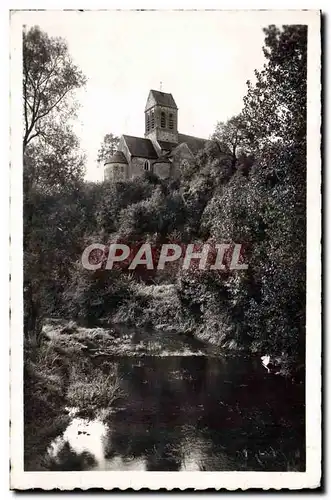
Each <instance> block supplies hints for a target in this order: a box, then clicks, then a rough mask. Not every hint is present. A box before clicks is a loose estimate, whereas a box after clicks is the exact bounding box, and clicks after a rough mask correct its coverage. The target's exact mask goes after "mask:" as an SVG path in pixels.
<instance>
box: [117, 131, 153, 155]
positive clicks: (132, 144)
mask: <svg viewBox="0 0 331 500" xmlns="http://www.w3.org/2000/svg"><path fill="white" fill-rule="evenodd" d="M123 138H124V140H125V143H126V145H127V147H128V149H129V152H130V154H131V156H140V157H141V158H150V159H155V158H157V153H156V151H155V149H154V146H153V143H152V141H150V140H149V139H143V138H142V137H134V136H132V135H123Z"/></svg>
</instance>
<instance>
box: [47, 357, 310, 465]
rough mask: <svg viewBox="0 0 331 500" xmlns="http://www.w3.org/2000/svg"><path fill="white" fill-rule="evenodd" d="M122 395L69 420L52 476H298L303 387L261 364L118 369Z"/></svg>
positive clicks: (148, 362) (238, 361)
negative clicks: (102, 410)
mask: <svg viewBox="0 0 331 500" xmlns="http://www.w3.org/2000/svg"><path fill="white" fill-rule="evenodd" d="M114 363H115V364H116V369H117V372H118V375H119V377H120V378H121V389H122V396H121V397H120V399H119V400H117V401H116V402H115V403H113V405H112V407H111V409H110V410H109V409H108V410H109V411H108V412H107V414H106V416H105V417H104V418H102V416H99V417H98V418H93V419H87V418H79V417H77V416H74V415H73V417H72V419H71V422H70V424H69V426H68V427H67V429H66V430H65V432H64V433H62V434H61V435H59V436H58V437H57V438H56V439H55V440H53V441H52V442H50V444H49V447H48V450H47V457H46V458H47V460H48V461H47V463H48V464H49V465H48V469H49V470H83V469H86V470H148V471H153V470H155V471H157V470H167V471H180V470H200V471H207V470H211V471H212V470H219V471H226V470H256V471H263V470H266V471H292V470H294V471H304V470H305V432H304V414H305V408H304V386H303V385H295V384H292V383H290V382H288V381H286V380H285V379H283V378H282V377H279V376H275V375H270V374H268V373H267V371H266V370H265V369H264V368H263V366H262V365H261V363H260V362H259V360H256V361H255V360H251V359H246V358H222V359H220V358H216V357H208V356H167V357H149V356H145V357H141V358H134V357H123V358H116V360H115V361H114Z"/></svg>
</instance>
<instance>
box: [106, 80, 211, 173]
mask: <svg viewBox="0 0 331 500" xmlns="http://www.w3.org/2000/svg"><path fill="white" fill-rule="evenodd" d="M206 142H208V140H207V139H201V138H199V137H194V136H191V135H185V134H180V133H179V132H178V107H177V105H176V102H175V100H174V98H173V96H172V94H168V93H166V92H161V91H159V90H150V92H149V95H148V99H147V103H146V106H145V137H144V138H143V137H134V136H131V135H122V137H121V138H120V142H119V145H118V149H117V151H116V152H115V154H114V155H113V156H112V157H111V158H109V159H108V160H107V161H106V163H105V165H104V178H105V180H114V181H120V180H124V179H132V178H134V177H138V176H140V175H142V174H143V173H144V172H146V171H149V172H153V173H154V174H156V175H158V176H159V177H161V178H167V177H173V178H177V177H178V176H179V175H180V169H181V167H182V166H183V165H185V162H189V161H190V160H192V159H193V157H194V155H195V154H196V153H197V152H198V151H199V150H200V149H203V148H204V146H205V144H206Z"/></svg>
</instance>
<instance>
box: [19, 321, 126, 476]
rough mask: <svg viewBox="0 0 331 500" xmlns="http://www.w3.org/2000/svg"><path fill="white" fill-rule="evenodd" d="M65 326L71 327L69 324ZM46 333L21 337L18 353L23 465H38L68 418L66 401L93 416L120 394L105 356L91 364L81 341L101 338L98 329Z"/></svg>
mask: <svg viewBox="0 0 331 500" xmlns="http://www.w3.org/2000/svg"><path fill="white" fill-rule="evenodd" d="M70 331H72V332H73V331H74V330H71V329H70ZM56 332H57V334H56V335H55V334H54V331H53V333H52V334H51V335H50V338H48V340H46V339H45V340H44V341H43V342H42V343H41V345H40V346H36V345H34V344H31V343H28V342H27V343H26V345H25V354H24V441H25V443H24V464H25V469H26V470H30V471H31V470H43V465H42V464H43V462H42V457H43V456H44V455H45V453H46V449H47V446H48V445H49V443H50V441H51V440H52V439H54V438H55V437H56V436H58V435H59V434H60V433H61V432H63V431H64V429H65V428H66V426H67V425H68V423H69V421H70V416H69V415H68V411H67V409H66V408H67V407H77V408H78V409H79V411H80V412H81V413H82V412H85V414H87V415H90V416H91V417H93V416H94V415H96V414H98V412H100V410H101V409H104V412H103V413H104V416H105V417H106V414H107V411H106V410H107V409H108V411H109V407H111V405H112V403H113V402H114V401H115V399H116V398H117V397H119V396H120V394H121V391H120V379H119V378H118V376H117V374H116V373H115V372H114V370H113V365H112V363H111V362H109V361H107V360H105V361H104V362H102V363H101V364H100V366H99V367H96V366H95V364H94V363H93V359H92V358H91V357H90V356H89V353H88V352H86V351H83V350H82V342H84V344H86V342H87V343H88V342H92V339H93V342H97V341H98V342H100V341H101V343H102V345H105V344H106V338H107V334H105V335H101V333H100V331H94V332H93V331H90V332H89V334H88V335H84V333H83V332H75V333H65V334H62V333H61V329H60V328H57V329H56Z"/></svg>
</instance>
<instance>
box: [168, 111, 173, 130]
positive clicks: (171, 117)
mask: <svg viewBox="0 0 331 500" xmlns="http://www.w3.org/2000/svg"><path fill="white" fill-rule="evenodd" d="M169 128H171V129H173V128H174V115H173V114H172V113H170V115H169Z"/></svg>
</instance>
